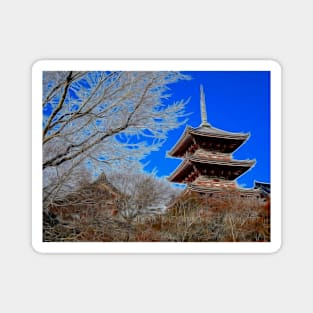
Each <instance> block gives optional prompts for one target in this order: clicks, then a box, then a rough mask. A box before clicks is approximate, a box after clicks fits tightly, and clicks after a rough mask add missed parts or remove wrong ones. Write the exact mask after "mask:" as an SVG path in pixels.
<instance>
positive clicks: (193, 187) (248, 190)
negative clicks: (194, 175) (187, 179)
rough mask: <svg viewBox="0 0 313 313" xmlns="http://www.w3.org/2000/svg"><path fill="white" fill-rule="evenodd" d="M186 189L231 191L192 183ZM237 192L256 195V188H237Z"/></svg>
mask: <svg viewBox="0 0 313 313" xmlns="http://www.w3.org/2000/svg"><path fill="white" fill-rule="evenodd" d="M186 190H190V191H195V192H200V193H223V192H225V191H226V192H227V193H229V192H231V191H230V190H227V189H223V188H218V187H216V188H212V187H206V186H199V185H196V184H190V185H189V186H188V187H187V189H186ZM236 191H237V192H239V193H240V194H243V195H246V196H254V195H256V190H255V189H243V188H237V189H236Z"/></svg>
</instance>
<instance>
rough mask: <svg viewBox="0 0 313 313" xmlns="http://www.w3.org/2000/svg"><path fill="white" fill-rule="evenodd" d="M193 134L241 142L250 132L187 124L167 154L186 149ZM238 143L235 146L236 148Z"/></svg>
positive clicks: (172, 154)
mask: <svg viewBox="0 0 313 313" xmlns="http://www.w3.org/2000/svg"><path fill="white" fill-rule="evenodd" d="M194 136H198V137H203V138H218V139H226V140H234V141H239V142H241V143H240V144H242V143H243V142H245V141H246V140H247V139H248V138H249V136H250V133H233V132H228V131H224V130H221V129H218V128H215V127H212V126H211V125H209V124H206V125H201V126H199V127H196V128H192V127H190V126H187V127H186V128H185V130H184V132H183V134H182V136H181V137H180V138H179V140H178V141H177V143H176V145H175V146H174V147H173V148H172V150H170V151H169V152H168V155H169V156H177V155H178V154H179V151H181V150H182V149H183V150H184V149H186V148H187V147H188V145H190V144H191V143H192V138H193V137H194ZM238 147H239V145H238V146H237V148H238Z"/></svg>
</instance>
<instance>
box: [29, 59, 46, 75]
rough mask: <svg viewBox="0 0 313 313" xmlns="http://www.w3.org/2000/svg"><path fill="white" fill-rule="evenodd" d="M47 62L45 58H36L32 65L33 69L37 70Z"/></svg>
mask: <svg viewBox="0 0 313 313" xmlns="http://www.w3.org/2000/svg"><path fill="white" fill-rule="evenodd" d="M45 62H46V60H43V59H39V60H35V61H34V62H33V63H32V65H31V69H32V71H33V72H35V71H37V70H41V69H42V68H43V65H44V64H45Z"/></svg>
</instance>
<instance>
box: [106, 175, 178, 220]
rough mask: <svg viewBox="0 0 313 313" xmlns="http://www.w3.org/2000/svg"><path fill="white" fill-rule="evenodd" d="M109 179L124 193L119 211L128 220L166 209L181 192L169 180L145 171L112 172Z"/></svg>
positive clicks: (119, 202) (119, 203) (119, 201)
mask: <svg viewBox="0 0 313 313" xmlns="http://www.w3.org/2000/svg"><path fill="white" fill-rule="evenodd" d="M109 181H110V182H111V183H112V184H113V185H114V186H115V187H116V188H117V189H118V190H119V191H120V192H121V194H122V195H123V196H122V197H120V198H119V200H118V209H119V213H120V214H121V215H122V216H123V217H124V218H125V219H126V220H128V221H131V220H133V219H134V218H135V217H136V216H138V215H143V214H151V213H155V212H156V211H157V212H160V213H161V212H162V211H164V209H165V207H166V205H167V204H168V203H169V202H170V201H171V200H172V199H173V198H174V197H176V196H177V195H178V193H179V192H180V191H179V190H178V189H176V188H174V187H173V186H172V185H171V184H170V183H169V182H168V181H167V180H165V179H162V178H157V177H156V176H155V175H152V174H151V175H148V174H145V173H135V172H133V173H121V172H116V173H111V175H110V176H109Z"/></svg>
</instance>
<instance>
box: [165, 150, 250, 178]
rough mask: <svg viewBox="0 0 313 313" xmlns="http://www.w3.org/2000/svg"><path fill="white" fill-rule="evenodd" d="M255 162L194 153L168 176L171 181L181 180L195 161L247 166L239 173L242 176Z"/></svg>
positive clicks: (219, 164) (218, 164) (229, 165)
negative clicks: (199, 155)
mask: <svg viewBox="0 0 313 313" xmlns="http://www.w3.org/2000/svg"><path fill="white" fill-rule="evenodd" d="M255 162H256V161H255V160H230V161H225V160H212V159H208V158H203V157H198V156H195V155H192V156H189V157H187V158H185V159H184V160H183V162H182V163H181V164H180V165H179V166H178V167H177V168H176V170H175V171H174V172H173V173H172V174H171V175H170V176H169V177H168V180H169V181H177V180H179V177H180V176H183V177H185V176H186V175H187V173H189V172H190V171H191V170H192V167H193V164H194V163H200V164H210V165H214V166H228V167H241V168H246V169H244V171H243V172H242V173H241V174H240V175H239V176H241V175H242V174H243V173H244V172H246V171H247V170H248V169H250V168H251V167H252V166H253V165H254V164H255ZM184 173H185V174H184ZM239 176H238V177H239Z"/></svg>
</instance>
